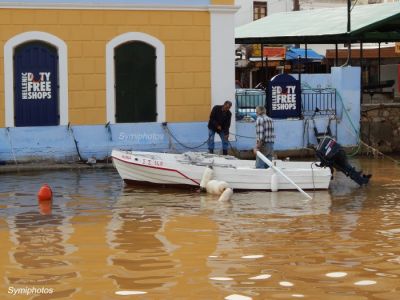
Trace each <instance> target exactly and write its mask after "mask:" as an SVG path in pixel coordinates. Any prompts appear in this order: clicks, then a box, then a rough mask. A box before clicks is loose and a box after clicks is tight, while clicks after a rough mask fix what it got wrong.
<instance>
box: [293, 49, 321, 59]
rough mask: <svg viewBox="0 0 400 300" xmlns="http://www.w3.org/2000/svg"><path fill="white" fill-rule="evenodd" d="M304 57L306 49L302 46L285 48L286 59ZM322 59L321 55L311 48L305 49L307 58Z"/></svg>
mask: <svg viewBox="0 0 400 300" xmlns="http://www.w3.org/2000/svg"><path fill="white" fill-rule="evenodd" d="M299 56H300V59H301V60H303V61H304V60H305V59H306V49H303V48H289V49H287V50H286V60H297V59H299ZM323 59H324V56H323V55H320V54H318V53H317V52H315V51H314V50H312V49H307V60H311V61H321V60H323Z"/></svg>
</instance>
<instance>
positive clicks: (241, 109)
mask: <svg viewBox="0 0 400 300" xmlns="http://www.w3.org/2000/svg"><path fill="white" fill-rule="evenodd" d="M266 99H267V95H266V92H265V91H264V90H256V89H248V90H245V89H240V90H237V91H236V119H237V120H241V119H243V118H245V117H252V118H253V119H255V117H256V116H255V112H256V107H257V106H259V105H260V106H266V104H267V103H266ZM336 99H337V95H336V90H335V89H334V88H321V89H302V90H301V112H302V116H303V117H310V116H312V115H314V114H318V115H328V116H336V114H337V101H336Z"/></svg>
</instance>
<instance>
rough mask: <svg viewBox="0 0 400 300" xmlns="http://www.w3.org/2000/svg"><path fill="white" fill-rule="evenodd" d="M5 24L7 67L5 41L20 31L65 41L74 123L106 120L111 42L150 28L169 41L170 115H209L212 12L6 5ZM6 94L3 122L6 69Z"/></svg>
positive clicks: (0, 14)
mask: <svg viewBox="0 0 400 300" xmlns="http://www.w3.org/2000/svg"><path fill="white" fill-rule="evenodd" d="M214 2H225V1H214ZM0 28H1V30H0V56H1V57H0V70H4V66H3V56H4V44H5V43H6V42H7V40H9V39H10V38H12V37H14V36H15V35H17V34H21V33H24V32H27V31H42V32H47V33H50V34H53V35H55V36H57V37H58V38H60V39H62V40H64V41H65V43H66V44H67V47H68V70H69V74H68V82H69V85H68V88H69V121H70V122H71V124H74V125H77V124H82V125H89V124H104V123H105V122H106V74H105V70H106V66H105V50H106V44H107V42H108V41H110V40H111V39H113V38H115V37H116V36H118V35H120V34H123V33H127V32H143V33H147V34H149V35H152V36H154V37H156V38H157V39H159V40H160V41H161V42H163V43H164V45H165V53H166V74H165V76H166V82H165V84H166V118H167V121H168V122H181V121H205V120H207V119H208V115H209V110H210V105H211V104H210V103H211V90H210V87H211V83H210V14H209V12H206V11H129V10H124V11H122V10H121V11H117V10H114V11H112V10H108V11H106V10H57V9H54V10H41V9H40V10H36V9H0ZM10 76H12V74H10ZM0 97H1V101H0V126H4V124H5V113H4V108H5V107H4V102H5V101H4V72H3V71H1V72H0Z"/></svg>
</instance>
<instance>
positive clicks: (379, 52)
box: [378, 42, 382, 93]
mask: <svg viewBox="0 0 400 300" xmlns="http://www.w3.org/2000/svg"><path fill="white" fill-rule="evenodd" d="M378 85H379V89H380V92H381V93H382V87H381V42H379V43H378Z"/></svg>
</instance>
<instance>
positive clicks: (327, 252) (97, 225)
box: [0, 158, 400, 300]
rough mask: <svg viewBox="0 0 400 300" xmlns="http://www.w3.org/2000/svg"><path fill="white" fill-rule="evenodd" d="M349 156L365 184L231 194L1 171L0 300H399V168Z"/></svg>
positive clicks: (114, 178)
mask: <svg viewBox="0 0 400 300" xmlns="http://www.w3.org/2000/svg"><path fill="white" fill-rule="evenodd" d="M352 163H354V164H356V165H357V166H358V167H362V168H363V169H364V171H366V172H370V173H372V174H373V177H372V180H371V183H370V185H369V186H367V187H363V188H359V187H358V186H357V185H356V184H354V183H352V182H351V181H349V180H348V179H347V178H345V177H344V176H343V175H341V174H338V175H337V176H336V177H335V179H334V181H332V183H331V186H330V189H329V191H317V192H309V193H310V194H311V195H312V196H313V199H312V200H305V199H304V197H303V196H301V194H300V193H298V192H295V191H293V192H287V191H285V192H278V193H268V192H245V193H235V194H234V195H233V198H232V199H231V201H230V202H227V203H219V202H217V197H215V196H209V195H204V194H199V193H196V192H193V191H181V190H176V189H175V190H173V189H171V190H169V189H162V190H159V189H156V188H154V187H153V188H144V187H128V186H125V185H124V184H123V182H122V181H121V179H120V178H119V176H118V174H117V173H116V171H115V170H113V169H101V170H90V169H89V170H62V171H49V172H30V173H20V174H18V173H16V174H2V175H1V178H0V275H1V285H0V299H13V300H17V299H78V300H79V299H85V300H86V299H96V300H99V299H298V298H304V299H324V300H327V299H341V300H342V299H349V300H352V299H357V300H359V299H396V300H397V299H400V278H399V276H400V167H399V166H398V165H396V164H394V163H393V162H392V161H390V160H381V159H368V158H362V159H359V160H357V161H353V162H352ZM43 183H48V184H49V185H50V186H51V187H52V189H53V191H54V199H53V202H52V205H51V206H50V204H49V203H42V204H41V205H38V201H37V198H36V193H37V192H38V190H39V188H40V186H41V185H42V184H43Z"/></svg>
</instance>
